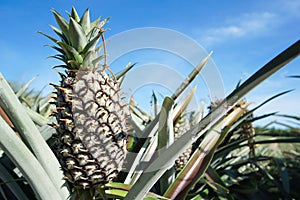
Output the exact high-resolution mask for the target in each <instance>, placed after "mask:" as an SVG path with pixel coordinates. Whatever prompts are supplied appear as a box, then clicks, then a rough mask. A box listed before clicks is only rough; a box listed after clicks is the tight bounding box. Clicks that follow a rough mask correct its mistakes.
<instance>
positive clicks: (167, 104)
mask: <svg viewBox="0 0 300 200" xmlns="http://www.w3.org/2000/svg"><path fill="white" fill-rule="evenodd" d="M173 104H174V101H173V99H171V98H170V97H165V99H164V102H163V104H162V109H161V111H160V116H159V122H158V134H157V137H158V140H157V149H158V150H159V149H162V148H168V147H169V146H170V145H171V144H172V143H173V142H174V132H173V116H172V114H173V113H172V111H173V109H172V107H173ZM158 156H160V151H158ZM174 179H175V171H174V169H173V168H170V169H168V170H167V171H166V172H165V173H164V175H163V176H162V177H161V178H160V179H159V189H160V194H164V193H165V191H166V190H167V189H168V187H169V185H171V183H172V182H173V181H174Z"/></svg>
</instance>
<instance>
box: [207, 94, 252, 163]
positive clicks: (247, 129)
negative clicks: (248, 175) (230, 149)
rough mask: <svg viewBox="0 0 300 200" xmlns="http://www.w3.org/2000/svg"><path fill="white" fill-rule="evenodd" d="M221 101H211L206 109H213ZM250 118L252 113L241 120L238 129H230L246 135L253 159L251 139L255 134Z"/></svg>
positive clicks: (242, 102)
mask: <svg viewBox="0 0 300 200" xmlns="http://www.w3.org/2000/svg"><path fill="white" fill-rule="evenodd" d="M221 102H222V100H220V99H217V100H216V101H214V102H211V104H210V106H208V109H209V110H210V111H211V110H213V109H215V108H216V107H217V106H218V105H220V103H221ZM245 103H246V102H245V101H241V102H239V104H245ZM247 112H248V110H247V109H246V110H245V112H244V114H246V113H247ZM251 119H253V113H252V114H251V115H250V116H248V117H247V118H246V119H245V121H243V122H242V124H241V127H240V129H238V130H236V129H234V130H233V131H232V134H233V133H238V134H241V136H242V137H246V138H247V139H248V146H249V148H250V152H249V157H250V158H254V159H255V149H254V139H253V138H254V136H255V129H254V127H253V123H252V122H251V121H250V120H251ZM229 138H230V137H229Z"/></svg>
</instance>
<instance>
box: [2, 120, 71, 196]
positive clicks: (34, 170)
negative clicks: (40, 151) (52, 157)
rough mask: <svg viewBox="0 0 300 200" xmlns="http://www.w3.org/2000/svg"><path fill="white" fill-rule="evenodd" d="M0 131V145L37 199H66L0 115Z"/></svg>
mask: <svg viewBox="0 0 300 200" xmlns="http://www.w3.org/2000/svg"><path fill="white" fill-rule="evenodd" d="M0 132H1V140H0V147H1V148H2V149H3V150H4V151H5V152H6V153H7V155H8V156H9V158H10V159H11V160H12V161H13V162H14V164H15V165H16V166H17V167H18V169H19V170H20V171H21V172H22V174H23V176H24V177H25V178H26V179H27V181H28V182H29V184H30V185H31V186H32V189H33V190H34V191H35V194H36V195H37V197H38V198H39V199H66V198H67V196H65V197H64V198H63V197H62V196H60V193H59V188H56V187H55V186H54V185H53V182H52V180H51V179H50V177H49V176H48V174H47V173H46V172H45V170H44V168H43V167H42V166H41V165H40V163H39V162H38V161H37V159H36V158H35V157H34V156H33V154H32V153H31V152H30V151H29V149H28V148H27V147H26V146H25V144H24V143H23V142H22V141H21V140H20V138H19V137H18V136H17V135H16V134H15V133H14V131H13V130H12V129H11V128H10V127H9V126H8V125H7V123H6V122H5V121H4V120H3V119H2V117H0ZM48 164H49V163H48Z"/></svg>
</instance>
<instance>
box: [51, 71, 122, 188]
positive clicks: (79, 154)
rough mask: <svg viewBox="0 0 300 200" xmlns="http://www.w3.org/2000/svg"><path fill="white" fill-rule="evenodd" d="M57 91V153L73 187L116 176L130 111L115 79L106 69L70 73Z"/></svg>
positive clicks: (104, 180)
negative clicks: (123, 101)
mask: <svg viewBox="0 0 300 200" xmlns="http://www.w3.org/2000/svg"><path fill="white" fill-rule="evenodd" d="M61 77H62V80H61V85H60V86H55V87H56V89H57V101H56V102H55V105H56V112H55V114H54V115H55V116H56V119H57V122H58V124H57V125H55V127H56V130H57V138H58V141H59V146H58V151H57V153H58V157H59V160H60V163H61V165H62V168H63V171H64V173H65V179H66V180H67V181H69V182H70V183H72V184H73V185H74V186H75V188H84V189H85V188H94V187H98V186H100V185H103V184H105V183H107V182H110V181H111V180H113V179H114V178H115V177H116V176H117V174H118V173H119V171H120V170H121V169H122V165H123V162H124V160H125V155H126V152H127V151H126V138H127V137H126V134H125V133H126V126H125V117H126V113H125V110H124V105H122V104H121V103H120V102H121V95H120V91H119V88H118V85H117V83H115V82H114V81H113V80H112V79H111V78H110V77H109V76H108V75H107V74H106V72H105V71H104V69H100V70H97V69H95V70H91V71H90V70H88V71H77V72H74V71H67V73H66V75H63V74H61Z"/></svg>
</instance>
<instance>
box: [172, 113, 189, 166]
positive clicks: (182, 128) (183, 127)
mask: <svg viewBox="0 0 300 200" xmlns="http://www.w3.org/2000/svg"><path fill="white" fill-rule="evenodd" d="M189 129H190V124H189V121H188V119H187V118H186V116H181V117H179V118H178V119H177V120H176V121H175V123H174V140H177V139H178V138H179V137H180V136H182V135H183V134H184V133H185V132H187V131H188V130H189ZM191 154H192V148H191V147H190V148H188V149H186V150H185V152H183V153H182V154H181V155H180V156H179V158H178V159H177V160H176V161H175V165H174V167H175V169H176V170H180V169H182V168H183V167H184V166H185V165H186V163H187V162H188V160H189V159H190V157H191Z"/></svg>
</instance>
